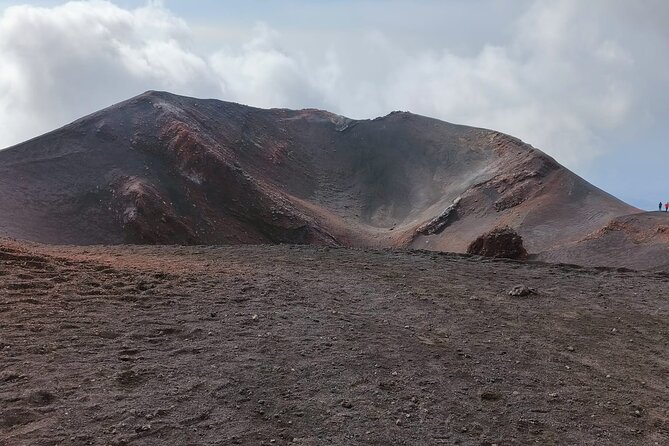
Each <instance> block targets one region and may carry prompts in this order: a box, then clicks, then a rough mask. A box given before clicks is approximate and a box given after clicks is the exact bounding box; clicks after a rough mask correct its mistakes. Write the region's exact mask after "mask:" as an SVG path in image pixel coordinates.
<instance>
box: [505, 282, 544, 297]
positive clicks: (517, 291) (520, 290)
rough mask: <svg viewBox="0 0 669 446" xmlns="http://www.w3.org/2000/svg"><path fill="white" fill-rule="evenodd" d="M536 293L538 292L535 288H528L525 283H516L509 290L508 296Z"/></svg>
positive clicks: (523, 295)
mask: <svg viewBox="0 0 669 446" xmlns="http://www.w3.org/2000/svg"><path fill="white" fill-rule="evenodd" d="M537 294H539V292H538V291H537V289H536V288H530V287H527V286H525V285H516V286H514V287H513V288H511V290H510V291H509V296H513V297H525V296H532V295H537Z"/></svg>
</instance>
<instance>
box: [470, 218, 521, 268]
mask: <svg viewBox="0 0 669 446" xmlns="http://www.w3.org/2000/svg"><path fill="white" fill-rule="evenodd" d="M467 253H468V254H475V255H480V256H486V257H504V258H507V259H519V260H522V259H526V258H527V251H526V250H525V247H524V246H523V238H522V237H521V236H520V235H518V233H517V232H516V231H514V230H513V229H511V228H509V227H508V226H505V227H502V228H495V229H493V230H492V231H490V232H488V233H486V234H483V235H481V236H479V237H478V238H477V239H476V240H474V241H473V242H472V243H471V244H470V245H469V248H467Z"/></svg>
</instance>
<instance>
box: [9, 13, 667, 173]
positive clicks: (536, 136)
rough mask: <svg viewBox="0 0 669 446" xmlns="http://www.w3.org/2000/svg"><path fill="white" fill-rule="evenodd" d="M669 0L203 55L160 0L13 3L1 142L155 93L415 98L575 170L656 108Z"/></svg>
mask: <svg viewBox="0 0 669 446" xmlns="http://www.w3.org/2000/svg"><path fill="white" fill-rule="evenodd" d="M667 5H668V4H667V3H665V2H663V1H661V0H657V1H655V0H648V1H645V2H628V1H623V0H610V1H605V0H593V1H591V2H581V1H576V0H556V1H547V0H536V1H533V2H530V3H528V7H527V8H525V9H524V10H523V11H522V12H521V13H520V14H519V15H518V16H517V17H516V21H515V22H514V23H513V24H511V26H510V29H511V32H510V33H509V34H508V36H507V37H506V39H504V40H503V41H499V39H497V41H495V42H490V43H488V44H485V45H482V46H480V47H479V48H477V49H476V50H475V51H473V52H469V53H467V54H462V53H461V52H456V51H454V50H452V49H451V48H450V47H449V45H448V43H447V42H444V44H443V45H436V46H435V45H434V44H431V45H429V46H426V47H425V49H421V48H419V49H416V48H415V47H414V48H411V49H409V48H407V47H406V46H403V45H401V44H400V42H398V41H397V38H396V37H394V35H393V33H392V32H390V31H389V30H383V29H364V27H362V28H360V29H357V30H356V32H355V35H353V36H350V39H349V40H345V39H344V40H341V41H338V40H336V39H333V40H327V36H323V39H324V42H323V44H322V45H321V46H320V50H318V51H314V49H313V48H314V45H310V46H309V48H307V46H304V48H303V47H302V46H300V44H299V40H295V39H293V40H291V39H290V38H288V37H286V36H284V35H282V34H281V33H280V32H277V31H275V30H273V29H272V28H271V27H270V26H268V25H263V24H259V25H257V26H256V27H255V28H253V29H251V30H249V32H248V38H247V40H246V42H245V43H242V44H236V43H230V42H225V41H221V42H217V41H213V42H212V41H209V42H207V45H206V47H207V48H209V50H206V51H203V50H201V49H200V48H201V47H202V46H201V45H198V44H197V41H198V38H199V36H198V34H197V33H196V32H195V31H194V28H192V27H191V26H190V24H189V23H187V22H186V21H184V20H183V19H182V18H180V17H178V16H176V15H175V14H174V13H172V12H170V11H169V10H168V9H167V8H166V7H164V6H163V5H162V4H161V3H160V2H149V3H147V4H146V6H143V7H140V8H137V9H124V8H122V7H120V6H117V5H115V4H114V3H112V2H109V1H104V0H92V1H72V2H68V3H64V4H62V5H60V6H56V7H51V8H44V7H36V6H30V5H23V6H14V7H9V8H7V9H5V10H4V12H2V15H1V16H0V60H2V61H3V62H2V70H0V120H1V121H2V122H3V130H4V131H3V132H2V134H0V147H5V146H8V145H11V144H15V143H18V142H20V141H22V140H25V139H27V138H30V137H33V136H37V135H38V134H40V133H43V132H46V131H48V130H51V129H53V128H56V127H58V126H60V125H63V124H65V123H67V122H69V121H71V120H74V119H76V118H78V117H80V116H82V115H85V114H87V113H90V112H93V111H95V110H97V109H99V108H102V107H104V106H107V105H110V104H112V103H114V102H117V101H119V100H122V99H126V98H128V97H131V96H133V95H136V94H138V93H141V92H142V91H145V90H148V89H164V90H169V91H172V92H175V93H180V94H186V95H193V96H200V97H215V98H219V99H223V100H229V101H236V102H242V103H246V104H249V105H255V106H260V107H290V108H305V107H318V108H325V109H328V110H331V111H334V112H337V113H340V114H344V115H347V116H351V117H354V118H366V117H374V116H377V115H384V114H386V113H388V112H390V111H392V110H396V109H400V110H409V111H412V112H415V113H420V114H425V115H429V116H433V117H437V118H440V119H444V120H447V121H451V122H457V123H462V124H468V125H475V126H481V127H488V128H494V129H496V130H500V131H504V132H507V133H510V134H513V135H514V136H518V137H520V138H522V139H523V140H525V141H527V142H529V143H531V144H533V145H534V146H536V147H538V148H540V149H542V150H544V151H546V152H547V153H549V154H551V155H553V156H555V157H556V158H557V159H558V160H559V161H561V162H563V163H565V164H566V165H568V166H569V167H572V168H577V169H578V168H579V167H582V166H585V165H588V164H589V163H592V162H593V161H595V160H597V159H598V157H601V156H602V155H605V154H606V151H607V149H608V147H609V145H610V143H611V140H612V139H619V138H625V137H629V136H630V135H633V134H635V132H639V131H640V129H646V128H652V127H653V126H654V125H657V122H656V121H657V119H658V110H665V113H666V106H665V105H663V104H666V103H667V100H668V99H669V98H668V97H667V96H669V94H668V93H666V92H665V91H664V90H666V88H665V89H664V90H661V91H660V89H658V88H657V87H658V86H663V87H666V84H667V81H668V80H669V78H668V76H669V74H668V73H669V62H667V59H666V57H659V58H658V55H659V54H669V48H667V42H669V32H668V31H667V30H666V29H665V28H666V27H665V26H664V24H666V23H667V22H668V21H669V6H667ZM379 7H380V8H381V7H382V5H379ZM407 7H408V8H409V7H410V2H407ZM465 27H466V24H463V32H466V28H465ZM640 30H643V32H640ZM314 38H318V36H314ZM211 48H214V49H213V50H212V49H211ZM428 48H429V49H428ZM612 135H613V136H612Z"/></svg>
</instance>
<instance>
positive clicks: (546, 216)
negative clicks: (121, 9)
mask: <svg viewBox="0 0 669 446" xmlns="http://www.w3.org/2000/svg"><path fill="white" fill-rule="evenodd" d="M0 209H2V212H1V213H0V231H1V232H0V235H4V236H9V237H16V238H23V239H29V240H35V241H39V242H47V243H60V244H99V243H107V244H119V243H180V244H193V243H200V244H220V243H222V244H237V243H267V242H270V243H278V242H290V243H308V244H317V245H346V246H412V247H417V248H426V249H432V250H449V251H456V252H464V251H466V249H467V246H468V244H469V243H470V242H471V241H472V240H474V239H475V238H476V237H477V236H479V235H481V234H483V233H485V232H487V231H490V230H492V229H494V228H495V227H499V226H509V227H511V228H513V229H515V230H517V231H518V232H519V234H520V235H522V236H523V238H524V242H525V246H526V248H527V250H528V251H529V252H530V254H532V253H538V252H541V251H545V250H548V249H553V248H555V247H558V246H563V245H565V244H569V243H575V242H577V241H579V240H582V239H583V238H584V237H585V236H587V235H588V234H591V233H593V232H594V231H597V230H598V229H600V228H602V227H604V226H605V225H606V224H608V222H609V221H610V220H611V219H612V218H614V217H616V216H620V215H624V214H629V213H633V212H635V211H636V210H635V209H634V208H632V207H630V206H628V205H626V204H624V203H622V202H621V201H619V200H617V199H615V198H614V197H612V196H610V195H608V194H606V193H605V192H603V191H601V190H599V189H597V188H595V187H594V186H592V185H590V184H588V183H587V182H585V181H584V180H582V179H581V178H579V177H578V176H576V175H574V174H573V173H571V172H570V171H568V170H566V169H565V168H563V167H562V166H560V165H559V164H558V163H557V162H555V160H553V159H552V158H550V157H548V156H547V155H545V154H544V153H542V152H540V151H538V150H536V149H534V148H532V147H531V146H529V145H527V144H524V143H522V142H521V141H520V140H518V139H515V138H512V137H510V136H507V135H504V134H501V133H498V132H494V131H490V130H485V129H479V128H471V127H465V126H458V125H453V124H449V123H446V122H442V121H438V120H435V119H430V118H426V117H422V116H417V115H413V114H410V113H403V112H394V113H391V114H390V115H388V116H385V117H382V118H377V119H374V120H363V121H353V120H350V119H347V118H344V117H341V116H338V115H334V114H331V113H328V112H324V111H319V110H300V111H293V110H284V109H272V110H262V109H257V108H252V107H246V106H242V105H239V104H234V103H227V102H221V101H216V100H199V99H193V98H187V97H181V96H176V95H172V94H169V93H164V92H147V93H145V94H142V95H140V96H138V97H135V98H133V99H130V100H128V101H126V102H123V103H120V104H117V105H115V106H112V107H110V108H107V109H105V110H102V111H100V112H97V113H95V114H92V115H90V116H87V117H85V118H83V119H81V120H78V121H76V122H74V123H72V124H70V125H67V126H65V127H63V128H62V129H59V130H56V131H54V132H51V133H49V134H46V135H44V136H41V137H39V138H36V139H33V140H31V141H27V142H25V143H23V144H20V145H18V146H15V147H12V148H10V149H7V150H4V151H0Z"/></svg>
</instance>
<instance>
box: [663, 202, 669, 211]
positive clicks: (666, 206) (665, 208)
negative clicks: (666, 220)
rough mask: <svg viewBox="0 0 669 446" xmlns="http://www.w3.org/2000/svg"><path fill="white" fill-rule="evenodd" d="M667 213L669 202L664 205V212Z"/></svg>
mask: <svg viewBox="0 0 669 446" xmlns="http://www.w3.org/2000/svg"><path fill="white" fill-rule="evenodd" d="M667 211H669V201H667V202H666V203H664V212H667Z"/></svg>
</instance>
